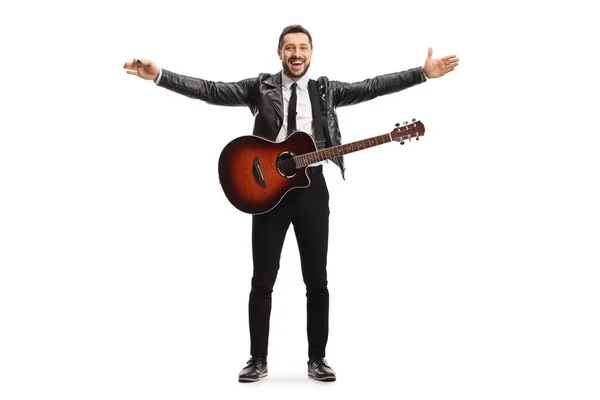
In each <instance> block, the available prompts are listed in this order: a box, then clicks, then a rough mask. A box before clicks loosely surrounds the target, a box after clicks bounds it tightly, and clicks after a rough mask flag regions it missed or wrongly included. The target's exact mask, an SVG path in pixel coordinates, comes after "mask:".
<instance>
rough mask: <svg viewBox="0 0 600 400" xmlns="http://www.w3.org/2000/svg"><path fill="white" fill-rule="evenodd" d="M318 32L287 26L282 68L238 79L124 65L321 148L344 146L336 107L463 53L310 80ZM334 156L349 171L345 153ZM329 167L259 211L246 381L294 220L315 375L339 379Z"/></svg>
mask: <svg viewBox="0 0 600 400" xmlns="http://www.w3.org/2000/svg"><path fill="white" fill-rule="evenodd" d="M312 50H313V46H312V37H311V35H310V33H309V32H308V31H307V30H306V29H305V28H303V27H302V26H300V25H291V26H288V27H286V28H284V29H283V31H282V33H281V35H280V37H279V44H278V48H277V54H278V55H279V58H280V60H281V64H282V70H281V71H280V72H278V73H276V74H273V75H271V74H260V75H259V76H258V77H256V78H250V79H245V80H242V81H239V82H230V83H223V82H214V81H207V80H204V79H198V78H192V77H188V76H183V75H179V74H176V73H173V72H171V71H168V70H166V69H160V68H159V67H158V66H157V65H156V64H154V63H153V62H152V61H148V60H138V59H134V60H133V61H132V62H127V63H125V65H124V68H125V69H126V70H127V73H128V74H131V75H137V76H139V77H141V78H143V79H148V80H154V81H155V83H156V84H158V85H159V86H162V87H164V88H167V89H169V90H172V91H174V92H177V93H180V94H183V95H185V96H188V97H191V98H195V99H200V100H203V101H205V102H208V103H211V104H218V105H227V106H247V107H249V108H250V110H251V111H252V113H253V114H254V116H255V122H254V131H253V134H254V135H258V136H261V137H264V138H266V139H270V140H272V141H278V142H279V141H282V140H284V139H285V138H286V137H287V135H289V134H290V133H292V132H294V131H296V130H298V131H303V132H306V133H310V134H311V135H312V136H313V138H314V139H315V142H316V144H317V146H318V147H319V148H324V147H332V146H337V145H339V144H341V135H340V131H339V127H338V123H337V115H336V112H335V109H336V108H337V107H340V106H347V105H352V104H357V103H360V102H363V101H367V100H371V99H373V98H375V97H377V96H381V95H385V94H389V93H394V92H398V91H400V90H403V89H406V88H409V87H411V86H414V85H417V84H420V83H422V82H425V81H426V80H427V79H429V78H438V77H441V76H443V75H445V74H447V73H449V72H451V71H453V70H454V68H456V66H458V58H456V56H447V57H443V58H439V59H432V50H431V48H430V49H429V53H428V56H427V59H426V60H425V64H424V65H423V67H417V68H413V69H409V70H406V71H403V72H399V73H393V74H388V75H383V76H377V77H375V78H373V79H367V80H365V81H362V82H356V83H342V82H337V81H330V80H329V79H328V78H327V77H320V78H318V79H317V80H311V79H310V78H309V77H308V75H307V72H308V69H309V67H310V61H311V56H312ZM332 161H333V162H334V163H335V164H336V165H337V166H338V167H339V168H340V171H341V174H342V177H343V176H344V162H343V157H341V156H340V157H337V158H334V159H332ZM322 169H323V165H312V166H310V167H309V168H307V173H308V174H309V176H310V180H311V184H310V186H309V187H308V188H305V189H302V190H293V191H291V192H289V193H288V194H287V195H286V196H285V197H284V198H283V199H282V201H281V202H280V203H279V204H278V205H277V206H276V207H275V208H274V209H272V210H271V211H269V212H267V213H265V214H260V215H253V216H252V257H253V266H254V271H253V276H252V281H251V291H250V298H249V304H248V314H249V325H250V342H251V345H250V355H251V358H250V360H249V361H248V362H247V364H246V367H244V368H243V369H242V371H241V372H240V374H239V378H238V380H239V381H240V382H255V381H258V380H260V379H261V378H263V377H265V376H267V373H268V368H267V347H268V336H269V319H270V314H271V293H272V291H273V287H274V284H275V279H276V277H277V272H278V269H279V261H280V256H281V250H282V247H283V243H284V239H285V235H286V232H287V230H288V228H289V226H290V224H292V225H293V226H294V231H295V235H296V240H297V242H298V249H299V252H300V259H301V268H302V276H303V280H304V283H305V285H306V297H307V336H308V358H309V360H308V376H309V377H311V378H313V379H316V380H319V381H334V380H335V379H336V375H335V372H334V371H333V369H332V368H331V367H330V366H329V365H328V364H327V362H326V360H325V347H326V344H327V338H328V332H329V325H328V321H329V291H328V289H327V270H326V265H327V246H328V232H329V230H328V228H329V193H328V191H327V185H326V182H325V178H324V176H323V174H322Z"/></svg>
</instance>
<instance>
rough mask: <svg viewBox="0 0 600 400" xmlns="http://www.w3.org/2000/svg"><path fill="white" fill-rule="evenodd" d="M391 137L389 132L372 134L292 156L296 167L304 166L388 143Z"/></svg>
mask: <svg viewBox="0 0 600 400" xmlns="http://www.w3.org/2000/svg"><path fill="white" fill-rule="evenodd" d="M391 141H392V139H391V137H390V134H389V133H386V134H383V135H380V136H374V137H372V138H369V139H363V140H358V141H356V142H352V143H347V144H341V145H339V146H335V147H329V148H327V149H323V150H318V151H313V152H312V153H306V154H302V155H299V156H296V157H294V161H295V162H296V167H297V168H302V167H306V166H308V165H310V164H313V163H316V162H320V161H325V160H329V159H331V158H335V157H339V156H343V155H344V154H349V153H354V152H355V151H359V150H364V149H368V148H370V147H375V146H379V145H380V144H384V143H389V142H391Z"/></svg>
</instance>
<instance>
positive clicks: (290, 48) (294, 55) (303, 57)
mask: <svg viewBox="0 0 600 400" xmlns="http://www.w3.org/2000/svg"><path fill="white" fill-rule="evenodd" d="M277 54H278V55H279V59H280V60H281V65H282V66H283V73H284V74H286V75H287V76H288V77H289V78H291V79H292V80H293V81H294V82H296V81H297V80H298V79H300V78H302V77H303V76H304V74H306V71H308V67H310V58H311V56H312V45H311V44H310V40H309V38H308V35H306V34H305V33H300V32H298V33H288V34H287V35H285V36H284V37H283V43H282V45H281V48H280V49H278V50H277Z"/></svg>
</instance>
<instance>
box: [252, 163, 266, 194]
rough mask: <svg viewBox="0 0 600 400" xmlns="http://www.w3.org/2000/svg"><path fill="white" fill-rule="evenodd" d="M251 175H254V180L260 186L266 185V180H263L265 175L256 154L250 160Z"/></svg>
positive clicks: (264, 186)
mask: <svg viewBox="0 0 600 400" xmlns="http://www.w3.org/2000/svg"><path fill="white" fill-rule="evenodd" d="M252 176H254V180H256V182H257V183H258V184H259V185H260V187H262V188H266V187H267V182H265V177H264V175H263V173H262V168H261V167H260V160H259V158H258V156H256V157H254V160H253V161H252Z"/></svg>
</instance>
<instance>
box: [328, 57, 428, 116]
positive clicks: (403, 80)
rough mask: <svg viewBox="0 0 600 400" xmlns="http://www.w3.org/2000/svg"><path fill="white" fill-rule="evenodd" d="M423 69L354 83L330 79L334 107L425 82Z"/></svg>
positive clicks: (418, 68) (356, 102)
mask: <svg viewBox="0 0 600 400" xmlns="http://www.w3.org/2000/svg"><path fill="white" fill-rule="evenodd" d="M421 69H422V68H421V67H417V68H412V69H409V70H406V71H402V72H397V73H392V74H387V75H380V76H376V77H375V78H371V79H365V80H364V81H361V82H354V83H345V82H337V81H330V88H331V92H332V95H333V99H332V100H333V101H332V103H333V105H334V107H342V106H349V105H352V104H358V103H361V102H363V101H367V100H371V99H374V98H375V97H378V96H382V95H386V94H390V93H395V92H398V91H400V90H404V89H407V88H409V87H411V86H414V85H417V84H419V83H422V82H423V79H422V77H421Z"/></svg>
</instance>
